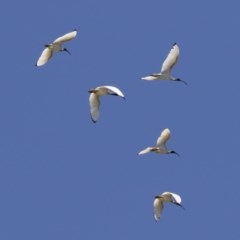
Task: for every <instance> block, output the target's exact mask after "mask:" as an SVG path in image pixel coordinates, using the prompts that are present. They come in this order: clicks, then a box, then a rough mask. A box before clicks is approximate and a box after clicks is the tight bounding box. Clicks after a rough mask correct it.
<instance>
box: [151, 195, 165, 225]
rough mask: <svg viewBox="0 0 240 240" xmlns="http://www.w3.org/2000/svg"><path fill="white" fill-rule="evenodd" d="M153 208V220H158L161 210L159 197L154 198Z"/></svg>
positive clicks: (161, 203)
mask: <svg viewBox="0 0 240 240" xmlns="http://www.w3.org/2000/svg"><path fill="white" fill-rule="evenodd" d="M153 208H154V218H155V221H158V220H159V219H160V217H161V213H162V210H163V201H162V199H161V198H155V199H154V202H153Z"/></svg>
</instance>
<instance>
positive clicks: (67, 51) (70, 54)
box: [63, 48, 71, 55]
mask: <svg viewBox="0 0 240 240" xmlns="http://www.w3.org/2000/svg"><path fill="white" fill-rule="evenodd" d="M63 51H65V52H67V53H68V54H69V55H71V53H70V52H69V51H68V50H67V49H66V48H64V49H63Z"/></svg>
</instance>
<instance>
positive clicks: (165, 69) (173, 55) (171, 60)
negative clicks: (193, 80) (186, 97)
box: [141, 43, 187, 85]
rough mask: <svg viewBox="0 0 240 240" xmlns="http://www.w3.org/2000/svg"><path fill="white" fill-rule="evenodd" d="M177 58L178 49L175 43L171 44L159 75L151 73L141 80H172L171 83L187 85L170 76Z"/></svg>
mask: <svg viewBox="0 0 240 240" xmlns="http://www.w3.org/2000/svg"><path fill="white" fill-rule="evenodd" d="M178 57H179V47H178V45H177V44H176V43H174V44H173V46H172V49H171V50H170V52H169V54H168V56H167V58H166V59H165V61H164V62H163V64H162V69H161V71H160V73H153V74H151V75H149V76H146V77H143V78H141V79H142V80H148V81H151V80H172V81H180V82H183V83H185V84H186V85H187V83H186V82H185V81H183V80H182V79H180V78H175V77H173V76H172V73H171V72H172V68H173V67H174V65H175V64H176V63H177V60H178Z"/></svg>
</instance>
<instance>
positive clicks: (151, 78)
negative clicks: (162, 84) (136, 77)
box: [141, 76, 158, 81]
mask: <svg viewBox="0 0 240 240" xmlns="http://www.w3.org/2000/svg"><path fill="white" fill-rule="evenodd" d="M141 79H142V80H147V81H152V80H156V79H158V78H157V77H154V76H146V77H142V78H141Z"/></svg>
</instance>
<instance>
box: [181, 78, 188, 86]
mask: <svg viewBox="0 0 240 240" xmlns="http://www.w3.org/2000/svg"><path fill="white" fill-rule="evenodd" d="M180 82H183V83H184V84H185V85H188V84H187V82H185V81H183V80H182V79H181V80H180Z"/></svg>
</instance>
